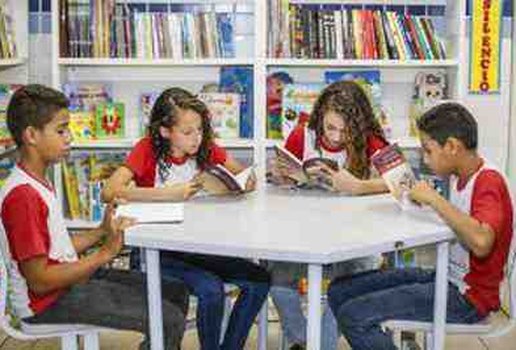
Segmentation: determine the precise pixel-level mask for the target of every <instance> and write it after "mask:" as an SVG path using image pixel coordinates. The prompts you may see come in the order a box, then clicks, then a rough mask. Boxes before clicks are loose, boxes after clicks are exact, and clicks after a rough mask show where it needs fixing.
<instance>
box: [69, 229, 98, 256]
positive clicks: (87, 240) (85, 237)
mask: <svg viewBox="0 0 516 350" xmlns="http://www.w3.org/2000/svg"><path fill="white" fill-rule="evenodd" d="M104 234H105V231H104V230H103V229H102V226H99V227H97V228H95V229H93V230H89V231H86V232H82V233H76V234H74V235H72V236H71V237H70V238H71V240H72V244H73V247H74V249H75V251H76V252H77V253H78V254H81V253H83V252H85V251H86V250H88V249H89V248H90V247H92V246H93V245H95V244H96V243H97V242H98V241H100V240H101V239H102V237H104Z"/></svg>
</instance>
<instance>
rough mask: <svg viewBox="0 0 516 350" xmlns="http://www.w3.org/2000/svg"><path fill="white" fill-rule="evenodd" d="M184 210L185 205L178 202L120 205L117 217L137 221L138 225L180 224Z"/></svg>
mask: <svg viewBox="0 0 516 350" xmlns="http://www.w3.org/2000/svg"><path fill="white" fill-rule="evenodd" d="M184 208H185V206H184V203H178V202H129V203H124V204H120V205H118V206H117V208H116V215H117V216H126V217H130V218H133V219H136V223H138V224H151V223H152V224H156V223H163V224H166V223H180V222H183V221H184V217H185V213H184Z"/></svg>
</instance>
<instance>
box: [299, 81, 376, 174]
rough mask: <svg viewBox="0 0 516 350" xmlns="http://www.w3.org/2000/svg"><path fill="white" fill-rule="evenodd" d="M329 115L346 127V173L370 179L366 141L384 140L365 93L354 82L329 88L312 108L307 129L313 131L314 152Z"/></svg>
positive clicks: (337, 84)
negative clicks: (341, 121) (339, 120)
mask: <svg viewBox="0 0 516 350" xmlns="http://www.w3.org/2000/svg"><path fill="white" fill-rule="evenodd" d="M328 112H334V113H336V114H338V115H339V116H341V118H342V119H343V120H344V124H345V128H346V129H345V130H346V131H345V132H348V131H349V132H350V135H346V136H345V141H344V142H345V147H346V150H347V153H348V171H349V172H351V173H352V174H353V175H354V176H356V177H358V178H360V179H367V178H369V176H370V175H371V174H370V162H369V158H368V157H367V153H366V151H367V138H368V137H370V136H372V135H374V136H376V137H378V138H380V139H382V140H385V136H384V133H383V131H382V128H381V127H380V124H379V123H378V121H377V120H376V119H375V116H374V114H373V109H372V107H371V104H370V103H369V99H368V98H367V96H366V94H365V92H364V90H362V88H361V87H360V85H358V84H357V83H355V82H353V81H338V82H335V83H333V84H331V85H328V86H327V87H326V88H325V89H324V90H323V91H322V92H321V94H320V95H319V97H318V98H317V101H316V102H315V104H314V108H313V111H312V114H311V116H310V121H309V123H308V127H309V128H310V129H312V130H314V131H315V134H316V139H317V140H318V142H317V143H316V146H315V147H316V148H319V147H320V141H319V140H321V138H322V136H323V132H324V130H323V119H324V115H325V114H326V113H328Z"/></svg>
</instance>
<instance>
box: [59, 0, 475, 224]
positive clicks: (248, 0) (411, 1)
mask: <svg viewBox="0 0 516 350" xmlns="http://www.w3.org/2000/svg"><path fill="white" fill-rule="evenodd" d="M129 2H136V1H133V0H129ZM141 2H142V3H152V4H177V3H183V4H203V5H210V4H247V5H249V4H252V6H253V8H254V24H253V26H254V28H253V29H254V44H253V48H254V56H253V57H251V58H231V59H219V58H217V59H188V60H177V59H136V58H130V59H126V58H124V59H122V58H114V59H113V58H61V57H59V30H58V26H59V10H58V4H59V0H52V7H51V8H52V59H51V62H52V85H53V87H55V88H58V89H59V88H61V78H62V75H63V74H64V72H66V71H69V70H73V69H85V68H87V69H89V71H88V72H95V70H96V69H98V72H102V69H113V70H117V69H123V70H124V72H126V71H128V70H129V72H137V71H139V70H142V69H144V70H153V69H162V70H166V69H169V68H170V69H181V68H182V67H184V68H185V69H192V68H194V69H195V68H197V67H199V68H206V67H208V68H216V67H220V66H234V65H237V66H246V67H252V68H253V70H254V103H255V104H254V121H253V123H254V137H253V139H236V140H220V144H221V145H222V146H224V147H226V148H228V149H229V150H242V151H245V152H252V156H253V160H254V163H255V164H256V165H257V167H256V171H257V175H258V180H259V183H260V184H263V183H264V182H265V172H266V164H267V150H269V149H270V148H272V147H273V146H274V145H276V144H279V143H281V142H282V141H281V140H270V139H267V137H266V135H267V130H266V116H267V110H266V77H267V73H268V72H269V70H271V69H278V68H284V69H306V70H308V69H311V68H316V69H323V68H337V69H338V68H342V69H381V70H382V69H387V70H391V71H396V72H397V73H399V74H403V72H404V71H405V70H412V71H413V70H415V69H433V68H435V69H442V70H446V72H450V74H449V75H450V76H452V78H450V79H449V80H450V81H449V93H450V96H452V97H453V98H460V97H461V96H462V95H463V94H464V93H465V89H464V87H463V85H464V84H462V82H464V81H465V79H466V77H467V72H466V68H464V64H463V63H464V62H465V55H466V53H465V52H464V50H463V49H462V48H463V47H466V43H465V41H466V40H467V38H466V23H465V22H466V20H465V18H466V14H465V13H466V0H459V1H457V0H430V1H426V0H363V1H362V0H290V3H292V4H328V5H331V4H354V5H356V4H371V5H399V6H408V5H420V6H434V5H435V6H446V15H445V20H446V23H447V27H449V28H452V30H453V33H452V34H451V35H450V37H451V38H453V39H452V41H453V42H452V50H451V51H450V52H449V56H450V58H449V59H446V60H427V61H419V60H406V61H400V60H343V59H295V58H272V57H268V55H267V48H268V42H267V40H268V34H267V26H268V24H267V21H268V12H267V11H268V9H267V6H268V5H267V1H265V0H187V1H185V0H183V1H179V0H142V1H141ZM98 74H99V76H98V80H102V76H101V74H102V73H98ZM135 141H136V140H135V139H124V140H113V141H96V142H91V143H88V144H74V145H73V146H72V147H73V149H78V150H79V149H80V150H90V151H95V150H127V149H130V148H131V147H132V145H133V144H134V142H135ZM391 141H392V142H398V144H400V146H402V147H405V148H418V147H419V142H418V141H417V140H416V139H414V138H410V137H399V138H394V139H393V140H391ZM54 174H55V176H54V180H55V185H56V189H57V191H58V194H59V195H60V196H61V198H64V197H63V183H62V178H61V169H60V165H57V166H56V168H55V171H54ZM91 225H92V224H91V223H89V222H87V221H83V220H73V221H70V222H69V227H71V228H72V227H73V228H90V227H91Z"/></svg>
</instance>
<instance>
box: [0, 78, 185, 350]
mask: <svg viewBox="0 0 516 350" xmlns="http://www.w3.org/2000/svg"><path fill="white" fill-rule="evenodd" d="M67 105H68V101H67V99H66V97H65V96H64V95H63V94H62V93H61V92H59V91H56V90H53V89H51V88H48V87H45V86H42V85H36V84H34V85H27V86H25V87H22V88H20V89H19V90H17V91H16V92H15V93H14V95H13V97H12V98H11V101H10V103H9V107H8V109H7V126H8V128H9V131H10V133H11V134H12V136H13V139H14V141H15V142H16V145H17V147H18V151H19V155H20V159H19V163H18V164H17V165H16V167H15V168H14V169H13V171H12V173H11V174H10V176H9V177H8V179H7V180H6V183H5V185H4V186H3V187H2V189H1V190H0V215H1V217H0V218H1V221H0V242H1V244H0V247H1V248H2V257H3V259H4V260H5V263H6V266H7V272H8V274H9V282H10V288H9V290H10V293H9V296H8V297H9V299H10V300H9V302H10V304H11V305H12V310H11V311H12V312H13V313H14V315H15V316H17V317H19V318H21V319H22V321H24V322H26V323H33V324H38V323H45V324H52V323H56V324H59V323H74V324H91V325H97V326H102V327H108V328H117V329H127V330H135V331H140V332H142V333H147V331H148V330H147V329H146V328H147V327H146V324H147V323H146V322H145V317H146V307H145V305H146V304H145V298H146V293H145V286H144V284H143V276H142V274H141V273H138V272H132V271H131V272H129V271H119V272H117V271H103V274H102V276H101V275H100V274H97V275H95V273H96V272H99V271H98V270H99V268H100V267H102V266H103V265H105V264H106V263H108V262H110V261H111V260H112V259H113V258H114V257H115V256H116V255H117V254H118V253H119V252H120V249H121V248H122V246H123V231H124V229H125V228H126V227H128V226H130V225H131V224H132V220H130V219H128V218H116V219H115V218H114V214H115V213H114V209H113V205H108V206H107V209H106V214H105V216H104V219H103V222H102V224H101V225H100V226H99V227H98V228H96V229H93V230H91V231H87V232H84V233H82V234H76V235H73V236H70V235H69V234H68V232H67V229H66V226H65V223H64V219H63V214H62V209H61V205H60V201H59V199H58V198H57V195H56V192H55V189H54V188H53V186H52V184H51V183H50V182H49V181H48V180H47V178H46V173H47V171H48V169H49V167H50V166H52V165H53V164H55V163H56V162H59V161H61V160H62V159H63V158H65V157H66V156H67V154H68V153H69V151H70V143H71V134H70V130H69V119H70V117H69V113H68V110H67ZM102 240H103V243H101V242H102ZM100 243H101V244H100ZM97 244H100V248H99V249H98V250H97V251H95V252H93V253H91V254H89V255H86V256H84V257H79V254H81V253H84V252H85V251H86V250H87V249H89V248H90V247H92V246H93V245H97ZM164 289H165V290H166V293H164V295H167V297H168V298H167V300H164V301H163V302H164V304H163V305H164V307H165V308H166V309H167V310H168V311H164V315H166V319H165V321H164V323H165V331H166V334H165V337H166V349H177V348H178V347H179V346H180V343H181V338H182V335H183V331H184V320H185V312H186V307H187V293H186V290H185V288H184V286H183V285H181V284H177V283H176V284H172V283H165V285H164ZM141 346H142V348H144V347H145V348H146V347H147V343H142V345H141Z"/></svg>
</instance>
